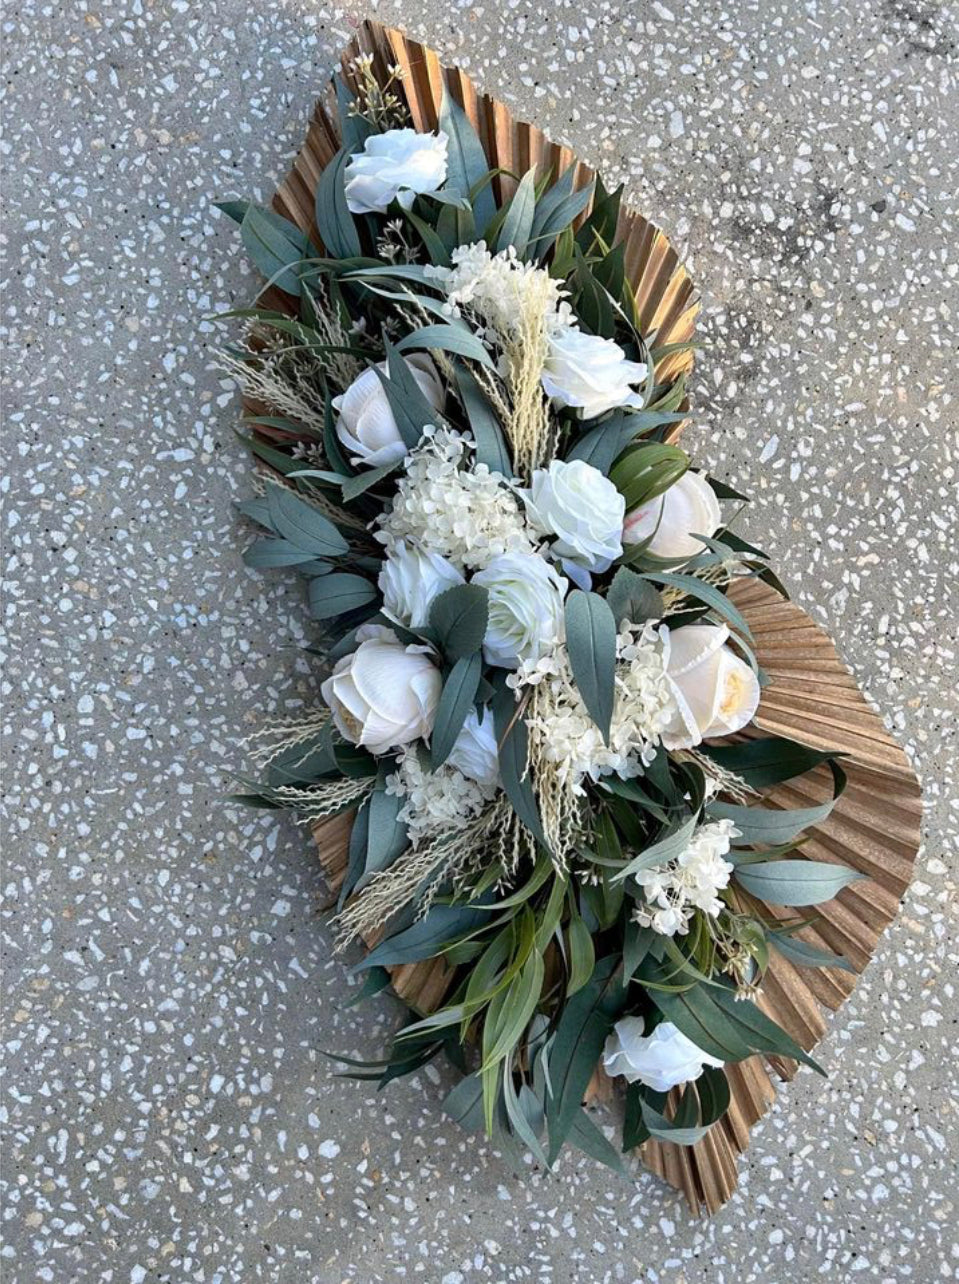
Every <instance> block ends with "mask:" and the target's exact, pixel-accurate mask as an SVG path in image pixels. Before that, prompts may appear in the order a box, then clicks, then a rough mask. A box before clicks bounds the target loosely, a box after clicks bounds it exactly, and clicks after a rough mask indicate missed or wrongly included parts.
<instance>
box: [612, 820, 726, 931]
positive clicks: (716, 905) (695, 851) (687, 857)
mask: <svg viewBox="0 0 959 1284" xmlns="http://www.w3.org/2000/svg"><path fill="white" fill-rule="evenodd" d="M738 833H739V830H738V829H736V827H735V825H734V824H733V822H732V821H731V820H711V821H708V822H707V823H706V824H705V825H700V826H699V828H698V829H697V830H696V832H695V833H694V834H693V836H692V838H691V839H690V842H689V846H688V847H687V848H686V850H685V851H684V852H683V854H682V855H681V856H679V857H678V858H677V859H676V860H674V861H670V862H669V863H668V864H666V865H656V866H654V867H653V868H652V869H642V870H640V871H639V873H638V874H637V875H636V881H637V883H639V884H640V886H641V887H642V888H643V891H644V893H645V895H646V906H645V908H642V909H638V910H636V911H635V913H634V918H635V919H636V921H637V922H638V923H639V924H640V925H641V926H643V927H651V928H652V929H653V930H654V931H655V932H659V933H660V935H661V936H675V935H676V934H677V933H678V934H679V935H681V936H682V935H685V933H686V932H687V931H688V929H689V920H690V919H691V918H692V916H693V914H694V913H695V911H696V910H698V909H700V910H702V911H703V912H704V913H706V914H709V915H711V916H712V917H714V918H715V916H716V915H717V914H719V913H720V911H721V910H722V908H723V902H722V901H721V900H720V898H719V896H718V893H719V891H720V890H721V889H722V888H724V887H727V886H728V884H729V876H730V874H731V873H732V872H733V868H734V866H733V865H731V864H730V862H729V861H728V860H723V856H725V854H726V853H727V852H728V851H729V847H730V843H731V842H732V840H733V838H735V837H736V836H737V835H738Z"/></svg>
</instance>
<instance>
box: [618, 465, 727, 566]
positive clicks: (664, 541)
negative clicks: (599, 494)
mask: <svg viewBox="0 0 959 1284" xmlns="http://www.w3.org/2000/svg"><path fill="white" fill-rule="evenodd" d="M721 522H722V513H721V512H720V510H719V500H718V499H717V498H716V494H715V492H714V490H713V488H712V486H710V484H709V482H708V481H707V480H706V478H705V477H704V476H703V475H702V473H694V472H687V473H683V475H682V477H680V479H679V481H678V482H675V483H674V484H673V485H672V486H670V488H669V490H667V491H664V492H663V494H662V495H657V496H656V498H655V499H651V500H650V501H649V503H648V504H643V505H641V506H640V507H639V508H634V509H633V511H632V512H631V513H628V514H627V516H626V521H625V523H624V524H623V543H624V544H642V543H644V542H645V541H646V540H647V539H649V537H650V536H651V535H652V539H651V540H650V543H649V546H648V548H647V549H646V552H648V553H652V555H653V556H654V557H683V558H687V559H688V558H690V557H695V556H696V555H697V553H702V552H705V548H706V546H705V544H702V543H701V542H700V541H699V540H698V539H694V538H693V537H694V536H695V535H712V534H713V533H714V532H715V531H716V530H717V529H718V527H719V526H720V524H721ZM654 532H655V534H654Z"/></svg>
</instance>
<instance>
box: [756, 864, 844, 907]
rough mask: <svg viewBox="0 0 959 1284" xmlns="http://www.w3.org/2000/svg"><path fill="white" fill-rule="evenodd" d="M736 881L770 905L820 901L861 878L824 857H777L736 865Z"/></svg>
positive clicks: (829, 897) (810, 903)
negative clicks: (810, 858) (804, 858)
mask: <svg viewBox="0 0 959 1284" xmlns="http://www.w3.org/2000/svg"><path fill="white" fill-rule="evenodd" d="M733 876H734V878H735V879H736V882H737V883H739V885H740V886H741V887H744V888H745V889H746V891H747V892H749V893H750V895H752V896H755V897H757V899H759V900H761V901H767V902H768V903H769V904H770V905H789V906H795V905H821V904H822V902H823V901H831V900H832V899H833V897H834V896H837V895H838V894H839V892H841V891H842V889H843V888H844V887H848V886H849V884H850V883H854V882H856V881H857V880H858V879H861V878H865V877H866V876H865V874H860V873H859V872H858V871H857V870H855V869H849V868H848V867H847V866H845V865H833V864H830V863H828V862H827V861H813V860H778V861H768V862H766V863H756V864H750V865H746V866H738V865H737V866H736V871H735V874H734V875H733Z"/></svg>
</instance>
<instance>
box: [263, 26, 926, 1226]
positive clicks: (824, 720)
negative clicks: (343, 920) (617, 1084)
mask: <svg viewBox="0 0 959 1284" xmlns="http://www.w3.org/2000/svg"><path fill="white" fill-rule="evenodd" d="M360 53H369V54H372V55H373V58H374V68H375V70H376V71H377V73H380V74H383V73H385V72H386V68H387V66H388V65H391V64H395V63H398V64H399V65H400V66H401V67H402V68H403V71H404V73H405V79H404V81H403V83H402V91H403V92H404V93H405V97H406V101H407V104H408V106H409V110H410V113H411V116H412V119H413V124H414V125H415V127H416V128H417V129H420V130H430V129H434V128H435V127H436V123H437V117H438V112H439V107H440V102H441V98H442V94H443V88H444V86H446V87H447V88H448V89H449V91H450V93H451V94H452V96H453V97H454V98H455V99H457V100H458V101H459V102H460V103H461V104H462V105H463V107H464V108H465V110H466V112H467V113H468V115H469V117H470V119H471V121H472V122H473V124H474V126H475V127H476V129H477V131H478V133H479V135H480V138H481V139H482V141H483V144H484V146H485V149H486V153H487V156H488V158H489V163H490V166H491V167H493V168H496V167H500V168H501V169H504V170H509V171H512V172H514V173H519V174H522V173H523V172H525V171H526V170H527V169H529V168H530V167H531V166H539V167H542V168H543V169H546V168H549V167H552V168H553V172H554V173H560V172H562V171H563V170H564V169H565V168H566V167H567V166H568V165H569V164H571V163H573V162H574V161H575V160H576V158H575V157H574V156H573V155H572V153H571V152H570V151H569V150H568V149H567V148H564V147H559V146H557V145H556V144H555V143H552V142H550V141H549V139H547V138H546V137H545V136H544V135H543V133H542V132H541V131H540V130H539V129H537V128H536V127H535V126H533V125H528V124H525V123H523V122H520V121H517V120H515V119H514V118H513V116H512V113H511V112H510V111H509V109H508V108H507V107H505V106H504V105H503V104H502V103H501V102H498V101H497V100H496V99H494V98H490V97H488V96H485V95H480V94H478V93H477V91H476V89H475V88H474V86H473V84H472V82H471V81H470V80H469V79H468V77H466V76H465V75H464V74H463V73H462V72H460V71H458V70H455V69H448V68H445V67H443V66H442V64H441V63H440V60H439V58H438V56H437V54H436V53H435V52H434V51H433V50H431V49H428V48H425V47H424V46H423V45H419V44H416V43H415V42H414V41H411V40H409V39H408V38H407V37H406V36H405V35H403V34H402V32H399V31H395V30H390V29H388V28H385V27H382V26H380V25H379V24H378V23H375V22H366V23H364V24H363V25H362V27H361V28H360V29H359V31H358V32H357V34H356V36H355V37H354V39H353V40H352V41H351V42H350V44H349V45H348V46H347V48H346V49H345V50H344V52H343V56H342V63H343V74H344V77H345V79H346V80H347V82H348V83H349V82H351V81H352V74H351V63H352V61H353V59H354V58H355V57H356V56H357V54H360ZM339 145H340V143H339V126H338V124H337V115H336V108H335V103H334V101H333V100H332V97H330V99H329V100H328V102H327V103H323V102H320V103H319V104H318V105H317V108H316V112H315V115H314V119H313V122H312V124H311V125H310V129H309V132H308V134H307V137H306V142H305V143H304V145H303V148H302V150H301V151H300V154H299V155H298V157H297V158H296V161H295V163H294V166H293V169H292V171H291V173H290V174H289V176H288V177H287V179H286V181H285V182H284V183H283V185H282V186H281V188H280V190H279V191H278V192H277V194H276V196H275V197H274V202H273V204H274V207H275V208H276V210H277V211H278V212H279V213H281V214H283V215H285V216H286V217H287V218H289V219H291V220H292V221H293V222H295V223H296V224H297V225H298V226H299V227H300V228H302V229H303V230H304V231H306V232H308V233H309V234H310V235H311V237H312V238H313V239H314V240H315V241H317V242H318V241H319V238H318V237H317V234H316V226H315V223H314V219H313V209H314V193H315V191H316V185H317V181H318V179H319V177H320V174H321V172H322V170H323V167H324V166H325V165H326V164H327V163H328V162H329V160H330V159H331V158H332V157H333V155H334V154H335V152H336V151H337V149H338V147H339ZM592 176H593V171H592V170H591V169H589V167H588V166H586V165H583V164H582V163H581V162H579V163H577V169H576V183H577V186H580V185H582V184H584V183H586V182H588V181H589V180H590V179H591V178H592ZM495 181H496V183H497V185H498V187H499V189H500V195H501V197H502V196H507V195H509V193H510V192H511V190H512V189H513V187H514V186H515V184H514V181H513V180H512V179H511V178H509V177H508V176H507V175H505V174H501V175H500V176H499V177H498V178H497V179H496V180H495ZM619 237H620V239H622V240H625V242H626V256H625V262H626V271H627V275H628V277H629V279H630V280H631V281H632V282H633V284H634V288H635V292H636V298H637V301H638V304H639V312H640V317H641V319H642V325H643V330H644V333H650V332H652V331H656V333H657V346H662V345H665V344H672V343H682V342H684V341H688V340H689V339H690V337H691V336H692V333H693V327H694V323H695V318H696V313H697V309H698V305H697V302H696V299H695V297H694V293H693V285H692V282H691V280H690V278H689V276H688V274H687V273H686V271H685V269H684V268H683V267H682V265H681V264H680V263H679V260H678V258H677V255H676V252H675V251H674V250H673V249H672V247H671V246H670V244H669V242H668V240H667V239H666V237H665V236H664V235H663V233H662V232H661V231H660V230H659V229H658V228H656V227H654V226H653V225H652V224H651V223H649V222H647V220H646V219H644V218H643V217H642V216H641V215H640V214H637V213H636V212H635V211H632V210H626V209H624V210H623V212H622V215H621V218H620V226H619ZM268 302H269V304H270V306H274V307H279V308H282V309H286V310H289V299H288V298H287V296H285V295H283V294H281V293H279V292H278V291H276V290H272V291H270V292H269V296H268ZM691 365H692V354H691V352H689V351H687V352H683V353H672V354H670V355H667V356H666V357H665V358H664V359H663V360H662V362H661V363H660V365H659V366H658V368H657V376H658V378H657V382H660V383H662V382H667V381H670V380H673V379H675V378H677V377H678V376H679V375H680V374H682V373H684V372H686V371H688V370H689V369H690V367H691ZM681 428H682V425H679V429H681ZM679 429H677V432H676V435H678V431H679ZM258 431H261V432H262V431H265V432H266V433H267V434H268V433H269V430H268V429H266V430H263V429H260V430H258ZM731 596H732V598H733V600H734V601H735V602H736V604H737V605H738V606H739V608H740V610H742V611H743V613H744V614H745V616H746V619H747V620H748V622H749V625H750V627H751V629H752V631H753V634H754V638H755V649H756V653H757V656H758V659H759V662H760V664H761V665H762V666H763V668H764V669H765V670H766V671H767V673H768V674H769V675H770V677H771V678H772V683H771V685H770V686H768V687H767V688H765V690H764V693H763V699H762V704H761V706H760V711H759V715H758V717H757V718H756V723H755V726H754V727H752V728H750V731H749V733H748V734H750V735H751V736H761V735H762V734H763V732H768V733H770V734H778V735H784V736H788V737H791V738H792V739H794V740H799V741H802V742H803V743H805V744H807V745H810V746H812V747H814V748H816V749H830V750H838V751H840V752H842V753H843V754H846V755H848V756H847V758H846V759H845V762H844V766H845V768H846V770H847V772H848V776H849V786H848V788H847V789H846V791H845V793H844V794H843V795H842V797H841V798H840V799H839V801H838V803H837V804H836V806H835V807H834V809H833V811H832V813H831V815H830V816H829V819H828V820H827V821H825V822H824V823H822V824H821V825H819V826H818V827H817V828H815V829H813V830H811V831H809V838H808V841H807V844H806V847H805V851H806V853H807V854H808V855H809V856H810V857H811V858H813V859H815V860H822V861H831V862H833V863H841V864H844V865H848V866H851V867H852V868H854V869H856V870H859V871H860V872H861V873H863V874H865V875H867V879H864V880H861V881H858V882H855V883H853V884H852V885H851V886H848V887H845V888H844V889H843V890H842V891H841V892H840V893H839V895H838V896H837V897H836V899H835V900H832V901H829V902H827V903H826V904H825V905H822V906H819V907H818V909H817V911H814V914H815V926H810V927H807V928H805V929H803V931H802V933H801V936H802V939H804V940H806V941H807V942H809V943H810V944H812V945H814V946H818V947H819V948H821V949H827V950H830V951H832V952H834V953H838V954H842V955H844V956H845V958H846V960H847V961H848V963H849V966H850V968H851V969H852V971H851V972H837V971H836V970H835V969H830V970H828V971H826V970H822V969H812V968H803V969H802V970H801V971H800V970H799V969H797V968H795V967H794V966H793V965H792V964H791V963H790V962H788V961H787V960H786V959H785V958H783V957H781V956H779V955H777V956H776V957H775V958H774V959H773V961H772V962H771V964H770V967H769V970H768V972H767V973H766V979H765V982H764V985H763V992H762V997H761V999H760V1000H759V1002H760V1006H762V1007H763V1008H764V1009H765V1011H766V1012H767V1013H768V1014H769V1015H770V1016H771V1017H773V1018H774V1019H775V1020H776V1021H778V1022H779V1023H780V1024H781V1025H782V1026H783V1027H785V1029H786V1030H787V1031H788V1032H789V1033H790V1034H791V1035H792V1036H793V1038H794V1039H796V1041H797V1042H798V1043H799V1044H801V1046H802V1047H803V1048H805V1049H807V1050H811V1049H812V1048H813V1047H814V1046H815V1045H816V1044H817V1043H818V1042H819V1040H820V1039H821V1038H822V1036H823V1034H824V1033H825V1031H826V1020H825V1017H824V1013H823V1008H829V1009H833V1010H835V1009H836V1008H838V1007H839V1006H840V1004H841V1003H842V1002H843V1000H844V999H845V998H846V997H847V995H848V994H849V993H850V991H851V990H852V988H853V986H854V985H855V978H856V975H857V974H858V973H860V972H862V970H863V969H864V968H865V966H866V964H867V963H868V962H869V959H870V958H871V956H872V953H873V951H874V950H875V948H876V945H877V943H878V941H879V937H880V935H881V933H882V931H883V929H884V928H885V927H886V926H887V925H888V924H889V923H890V922H891V921H892V919H893V917H894V916H895V913H896V910H897V907H898V904H899V901H900V898H901V897H902V894H903V892H904V891H905V889H906V886H907V885H908V882H909V879H910V876H911V872H912V866H913V861H914V860H915V856H916V851H917V848H918V845H919V822H920V813H921V807H920V794H919V786H918V783H917V780H916V777H915V774H914V772H913V771H912V769H911V767H910V766H909V763H908V761H907V759H906V757H905V754H904V753H903V751H902V750H901V749H900V748H899V746H898V745H897V744H896V743H895V741H894V740H893V739H892V738H891V737H890V736H889V735H888V734H887V733H886V731H885V730H884V728H883V725H882V720H881V719H880V717H879V716H878V714H876V713H875V712H873V710H872V709H871V708H870V707H869V706H868V705H867V703H866V701H865V699H864V698H863V696H862V694H861V693H860V691H859V689H858V687H857V685H856V682H855V681H854V679H853V678H852V677H851V676H850V674H849V672H848V671H847V670H846V668H845V666H844V665H843V663H842V661H841V660H840V659H839V657H838V655H837V654H836V650H835V647H834V646H833V644H832V642H831V641H830V640H829V638H828V637H827V636H826V635H825V634H824V633H823V632H822V630H821V629H819V628H818V627H817V626H816V625H815V624H813V622H812V621H811V620H810V619H809V617H808V616H807V615H806V613H805V612H804V611H802V610H801V609H800V608H799V607H798V606H795V605H793V604H792V603H790V602H785V601H783V600H781V599H780V598H779V597H778V595H777V594H776V593H775V592H774V591H773V590H772V589H770V588H769V587H767V586H766V585H765V584H763V583H761V582H759V581H758V580H750V581H747V582H743V583H741V584H739V585H737V586H736V587H735V589H734V591H733V592H732V593H731ZM831 783H832V782H831V776H830V774H829V772H828V770H827V769H826V768H825V767H823V768H821V769H820V770H819V771H817V772H815V773H812V774H810V775H807V776H803V777H801V778H800V779H799V780H798V781H790V782H789V783H788V784H784V785H780V786H778V787H777V788H775V789H773V790H772V791H771V792H770V793H769V794H768V795H767V796H766V798H764V800H763V801H764V804H766V805H770V804H771V805H774V806H775V805H776V804H777V803H781V804H782V805H783V806H789V807H797V806H799V807H804V806H811V805H814V804H815V803H817V802H821V801H823V800H824V799H825V798H827V797H830V796H831V792H832V790H831ZM350 823H351V820H350V817H349V816H342V815H341V816H339V817H336V818H335V819H333V820H330V821H327V822H324V823H321V824H318V825H317V826H316V827H315V829H314V836H315V838H316V842H317V844H318V846H319V852H320V859H321V861H322V864H323V867H324V870H325V872H326V874H327V876H328V878H329V880H330V883H331V884H332V885H333V886H334V887H338V886H339V884H340V882H341V881H342V879H343V876H344V873H345V869H346V860H347V843H348V838H349V830H350ZM764 909H765V911H766V912H767V913H770V914H778V915H780V916H781V917H786V915H787V911H783V910H777V909H776V908H775V907H771V906H764ZM368 943H372V942H368ZM449 975H450V973H449V969H448V968H447V966H446V964H445V963H444V962H443V961H442V960H441V959H434V960H432V961H429V962H421V963H415V964H407V965H404V966H400V967H396V968H394V969H392V982H393V986H394V989H395V990H396V992H397V993H398V994H399V995H400V997H401V998H403V999H404V1000H405V1001H406V1002H407V1003H408V1004H410V1005H411V1006H412V1007H414V1008H415V1009H417V1010H419V1011H422V1012H426V1011H429V1010H430V1009H432V1008H433V1007H435V1006H436V1005H437V1004H438V1003H439V1002H440V1001H441V1000H442V998H443V996H444V994H445V991H446V988H447V984H448V980H449ZM796 1068H797V1067H796V1064H795V1062H792V1061H786V1060H783V1059H781V1058H775V1057H769V1058H761V1057H758V1056H755V1057H751V1058H750V1059H749V1060H747V1061H744V1062H741V1063H739V1064H735V1065H729V1066H727V1074H728V1077H729V1081H730V1085H731V1089H732V1103H731V1106H730V1109H729V1111H728V1113H727V1115H726V1116H725V1117H724V1118H723V1119H722V1120H721V1121H720V1122H719V1123H718V1124H717V1125H715V1126H714V1127H713V1128H712V1129H711V1130H710V1132H709V1133H708V1134H707V1135H706V1137H705V1138H704V1139H703V1140H702V1141H700V1142H699V1143H698V1144H697V1145H696V1146H693V1147H679V1146H675V1145H671V1144H664V1143H662V1142H658V1141H654V1140H653V1141H648V1142H646V1144H645V1145H644V1146H643V1148H642V1155H643V1159H644V1160H645V1162H646V1163H647V1165H648V1166H649V1167H650V1168H651V1169H652V1170H653V1171H654V1172H656V1173H658V1174H659V1175H660V1176H662V1177H664V1178H665V1179H666V1181H668V1182H669V1183H670V1184H671V1185H673V1186H675V1187H676V1188H677V1189H679V1190H681V1191H682V1192H683V1193H684V1194H685V1196H686V1198H687V1200H688V1202H689V1205H690V1208H691V1209H692V1210H693V1212H698V1211H699V1210H700V1209H701V1208H703V1207H705V1208H706V1209H708V1211H709V1212H715V1211H716V1210H717V1209H719V1208H720V1207H721V1206H722V1205H723V1204H724V1203H725V1201H726V1200H727V1199H729V1197H730V1195H731V1194H732V1193H733V1191H734V1190H735V1187H736V1179H737V1160H738V1157H739V1155H740V1153H741V1152H742V1151H744V1150H745V1148H746V1146H747V1145H748V1143H749V1130H750V1128H751V1127H752V1125H753V1124H754V1123H756V1122H757V1120H759V1119H760V1118H761V1117H762V1116H763V1114H764V1113H765V1112H766V1110H767V1109H768V1108H769V1106H770V1104H771V1103H772V1101H773V1099H774V1097H775V1089H774V1087H773V1083H772V1075H773V1074H775V1075H776V1076H777V1077H778V1078H780V1079H790V1078H792V1076H793V1075H794V1074H795V1071H796ZM604 1080H605V1082H604ZM609 1087H610V1084H609V1081H608V1080H606V1079H605V1076H604V1075H603V1074H602V1071H598V1072H597V1075H596V1076H595V1077H594V1080H593V1084H592V1085H591V1092H592V1094H593V1095H594V1096H599V1095H606V1094H607V1091H608V1089H609Z"/></svg>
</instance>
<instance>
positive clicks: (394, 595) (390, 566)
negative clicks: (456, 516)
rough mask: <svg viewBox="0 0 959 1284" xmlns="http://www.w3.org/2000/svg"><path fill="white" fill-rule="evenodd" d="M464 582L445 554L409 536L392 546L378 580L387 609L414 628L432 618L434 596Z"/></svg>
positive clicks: (390, 614)
mask: <svg viewBox="0 0 959 1284" xmlns="http://www.w3.org/2000/svg"><path fill="white" fill-rule="evenodd" d="M463 583H465V581H464V579H463V576H462V574H461V572H460V571H458V570H457V569H456V567H455V566H453V565H451V563H449V562H448V561H447V560H446V558H445V557H441V556H440V555H439V553H433V552H430V551H429V550H427V549H422V548H417V547H416V546H415V545H414V544H407V543H406V541H405V540H397V541H396V543H395V544H394V545H393V546H392V547H391V549H390V551H389V553H388V554H387V557H386V560H385V561H384V563H383V569H382V571H380V574H379V579H378V580H377V584H378V585H379V589H380V592H381V593H382V594H383V610H384V612H385V613H386V614H387V615H388V616H389V617H390V619H393V620H396V622H397V623H398V624H405V625H406V627H407V628H411V629H419V628H422V627H423V626H424V625H425V624H427V623H428V622H429V614H430V607H431V606H432V605H433V599H434V598H436V597H438V596H439V594H440V593H445V592H446V590H447V589H450V588H454V587H455V586H456V585H457V584H463Z"/></svg>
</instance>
